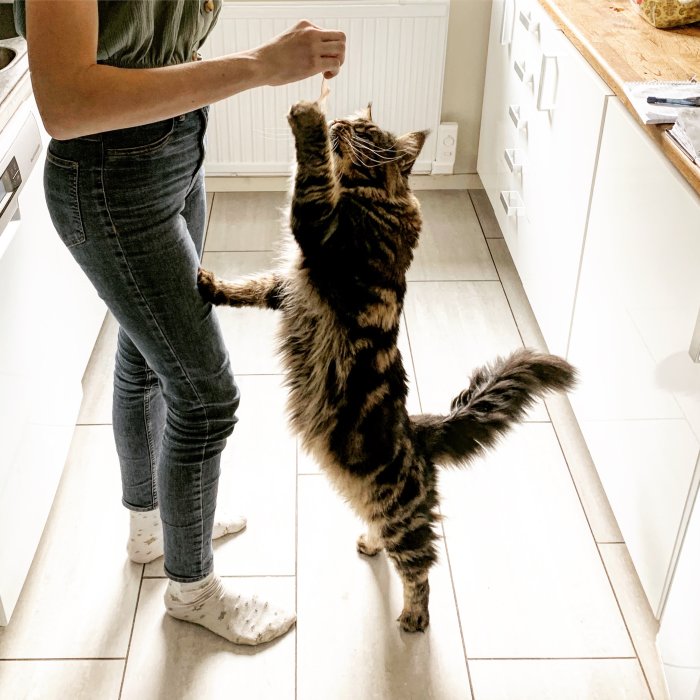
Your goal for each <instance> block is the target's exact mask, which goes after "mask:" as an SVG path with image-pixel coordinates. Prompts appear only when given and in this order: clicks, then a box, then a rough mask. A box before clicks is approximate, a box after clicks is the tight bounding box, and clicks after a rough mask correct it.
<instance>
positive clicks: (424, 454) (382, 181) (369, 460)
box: [198, 103, 574, 631]
mask: <svg viewBox="0 0 700 700" xmlns="http://www.w3.org/2000/svg"><path fill="white" fill-rule="evenodd" d="M289 122H290V125H291V127H292V131H293V133H294V136H295V140H296V152H297V170H296V175H295V186H294V190H293V194H292V200H291V208H290V216H289V223H290V232H288V234H289V233H291V235H288V239H289V242H290V243H291V245H290V250H292V254H291V255H290V256H289V260H288V261H287V265H286V267H283V268H280V269H279V270H278V271H274V272H270V273H266V274H261V275H258V276H256V277H254V278H247V279H243V280H241V281H238V282H226V281H222V280H219V279H217V278H216V277H215V276H214V275H213V274H212V273H210V272H208V271H205V270H200V273H199V281H198V282H199V287H200V290H201V292H202V294H203V295H204V296H205V298H207V299H209V300H210V301H211V302H212V303H214V304H229V305H231V306H260V307H263V308H271V309H279V310H280V312H281V314H282V321H281V329H280V338H279V343H280V351H281V356H282V359H283V363H284V367H285V373H286V383H287V386H288V388H289V405H288V408H289V414H290V419H291V424H292V427H293V428H294V430H295V431H296V432H297V433H298V434H299V435H300V437H301V439H302V442H303V445H304V447H305V448H306V450H307V451H308V452H310V453H311V454H312V455H313V456H314V457H315V458H316V459H317V461H318V462H319V464H320V465H321V466H322V468H323V470H324V471H325V473H326V474H327V475H328V476H329V477H330V479H331V480H332V481H333V482H334V483H335V486H336V487H337V488H338V490H339V491H340V492H341V493H342V494H343V495H344V496H345V498H346V499H347V500H348V501H349V503H350V504H351V505H352V507H353V508H354V509H355V511H356V512H357V513H358V514H359V515H360V516H361V517H362V518H363V519H364V520H365V521H366V522H367V524H368V531H367V533H366V534H365V535H363V536H361V537H360V539H359V540H358V544H357V547H358V549H359V551H360V552H361V553H363V554H367V555H370V556H371V555H374V554H376V553H377V552H379V551H380V550H381V549H385V550H386V552H387V554H388V555H389V557H391V559H392V560H393V562H394V564H395V565H396V568H397V570H398V572H399V574H400V576H401V579H402V581H403V586H404V609H403V612H402V613H401V616H400V618H399V620H400V622H401V625H402V626H403V628H404V629H405V630H408V631H417V630H423V629H424V628H425V626H426V625H427V624H428V620H429V616H428V593H429V586H428V571H429V569H430V567H431V565H432V564H433V563H434V562H435V559H436V547H435V542H436V539H437V534H436V532H435V525H436V523H437V522H438V519H439V514H438V510H437V506H438V493H437V488H436V464H440V465H449V464H453V465H461V464H466V463H467V462H468V461H469V460H471V459H473V458H474V457H476V456H478V455H480V454H482V453H483V452H484V450H485V449H486V448H488V447H491V446H493V445H494V444H495V443H496V442H497V440H498V439H499V437H500V436H502V435H503V434H504V433H505V432H506V431H507V430H508V428H509V427H510V426H511V425H513V423H515V422H516V421H518V420H519V419H521V418H522V417H523V414H524V412H525V410H526V409H527V408H528V407H529V406H530V405H531V404H532V403H533V401H534V400H535V399H536V398H537V397H538V396H541V395H542V394H544V393H545V392H547V391H550V390H566V389H568V388H569V387H570V386H571V385H572V383H573V381H574V370H573V368H572V367H571V366H570V365H569V364H568V363H567V362H566V361H564V360H563V359H561V358H558V357H555V356H551V355H545V354H540V353H536V352H533V351H530V350H523V349H521V350H518V351H516V352H514V353H513V354H512V355H511V356H510V357H508V358H506V359H498V360H497V361H496V362H495V363H494V364H493V365H491V366H489V367H483V368H480V369H478V370H477V371H475V372H474V373H473V375H472V377H471V380H470V382H469V385H468V388H467V389H465V390H464V391H462V393H460V394H459V395H458V396H457V397H456V398H455V399H454V400H453V402H452V406H451V409H450V412H449V414H447V415H444V416H434V415H421V416H409V415H408V413H407V410H406V395H407V380H406V373H405V371H404V368H403V365H402V362H401V355H400V353H399V350H398V348H397V337H398V334H399V322H400V316H401V312H402V308H403V301H404V295H405V292H406V271H407V270H408V268H409V265H410V263H411V260H412V257H413V250H414V248H415V246H416V244H417V242H418V235H419V232H420V229H421V213H420V207H419V205H418V201H417V200H416V198H415V197H414V196H413V195H412V194H411V192H410V190H409V187H408V174H409V172H410V170H411V167H412V166H413V163H414V161H415V159H416V157H417V156H418V153H419V152H420V150H421V148H422V146H423V142H424V139H425V136H426V134H425V133H423V132H418V133H414V134H409V135H407V136H405V137H403V138H400V139H396V138H395V137H393V136H392V135H391V134H388V133H386V132H384V131H382V130H380V129H379V128H378V127H376V126H375V125H374V124H373V123H372V122H371V117H370V115H369V114H365V115H362V116H359V117H356V118H354V119H352V120H342V121H338V122H333V123H332V124H331V125H330V128H329V126H328V125H327V124H326V121H325V118H324V116H323V114H322V113H321V111H320V110H319V108H318V106H317V105H316V104H315V103H300V104H298V105H295V106H294V107H293V108H292V109H291V111H290V114H289Z"/></svg>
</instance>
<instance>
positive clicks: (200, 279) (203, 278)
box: [197, 267, 218, 304]
mask: <svg viewBox="0 0 700 700" xmlns="http://www.w3.org/2000/svg"><path fill="white" fill-rule="evenodd" d="M197 288H198V289H199V293H200V294H201V295H202V297H203V298H204V300H205V301H208V302H211V303H212V304H213V303H214V300H215V298H216V293H217V291H218V284H217V281H216V275H214V273H213V272H209V270H205V269H204V268H203V267H200V268H199V270H197Z"/></svg>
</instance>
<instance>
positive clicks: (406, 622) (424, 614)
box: [398, 607, 430, 632]
mask: <svg viewBox="0 0 700 700" xmlns="http://www.w3.org/2000/svg"><path fill="white" fill-rule="evenodd" d="M398 621H399V622H400V623H401V628H402V629H403V630H404V631H406V632H425V628H426V627H427V626H428V625H429V624H430V614H429V613H428V608H427V607H426V608H412V609H407V608H404V609H403V611H402V612H401V615H399V617H398Z"/></svg>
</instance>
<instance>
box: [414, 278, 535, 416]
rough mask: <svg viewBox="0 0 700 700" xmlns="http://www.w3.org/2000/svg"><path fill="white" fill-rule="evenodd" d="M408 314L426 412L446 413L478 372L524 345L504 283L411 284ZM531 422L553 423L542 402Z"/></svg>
mask: <svg viewBox="0 0 700 700" xmlns="http://www.w3.org/2000/svg"><path fill="white" fill-rule="evenodd" d="M405 314H406V325H407V328H408V339H409V342H410V344H411V353H412V355H413V366H414V368H415V373H416V381H417V384H418V394H419V396H420V400H421V406H422V407H423V411H425V412H426V413H447V412H448V411H449V408H450V402H451V401H452V399H453V398H454V397H455V396H457V394H458V393H459V392H460V391H462V390H463V389H465V388H466V387H467V384H468V380H469V377H470V376H471V373H472V371H473V370H474V368H476V367H478V366H481V365H483V364H484V363H487V362H492V361H493V360H494V359H495V358H496V356H497V355H508V354H510V353H511V352H512V351H514V350H517V349H518V348H521V347H522V345H523V344H522V340H521V339H520V335H519V333H518V329H517V328H516V326H515V323H514V321H513V316H512V314H511V312H510V308H509V306H508V301H507V300H506V296H505V294H504V293H503V288H502V287H501V283H500V282H411V283H409V285H408V293H407V295H406V311H405ZM527 418H528V420H542V421H547V420H549V416H548V414H547V411H546V409H545V408H544V405H543V404H542V402H541V401H538V402H537V405H536V406H535V407H534V408H533V409H532V410H531V411H530V412H529V413H528V416H527Z"/></svg>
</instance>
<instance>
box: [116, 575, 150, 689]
mask: <svg viewBox="0 0 700 700" xmlns="http://www.w3.org/2000/svg"><path fill="white" fill-rule="evenodd" d="M141 566H142V568H141V580H140V581H139V591H138V593H137V594H136V604H135V605H134V616H133V618H132V620H131V631H130V632H129V642H128V644H127V645H126V656H125V657H124V670H123V672H122V681H121V683H120V684H119V695H117V700H121V697H122V692H123V691H124V681H125V680H126V667H127V665H128V664H129V652H130V651H131V641H132V639H133V638H134V627H136V614H137V613H138V610H139V601H140V600H141V589H142V588H143V581H144V573H145V571H146V565H145V564H142V565H141Z"/></svg>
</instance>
